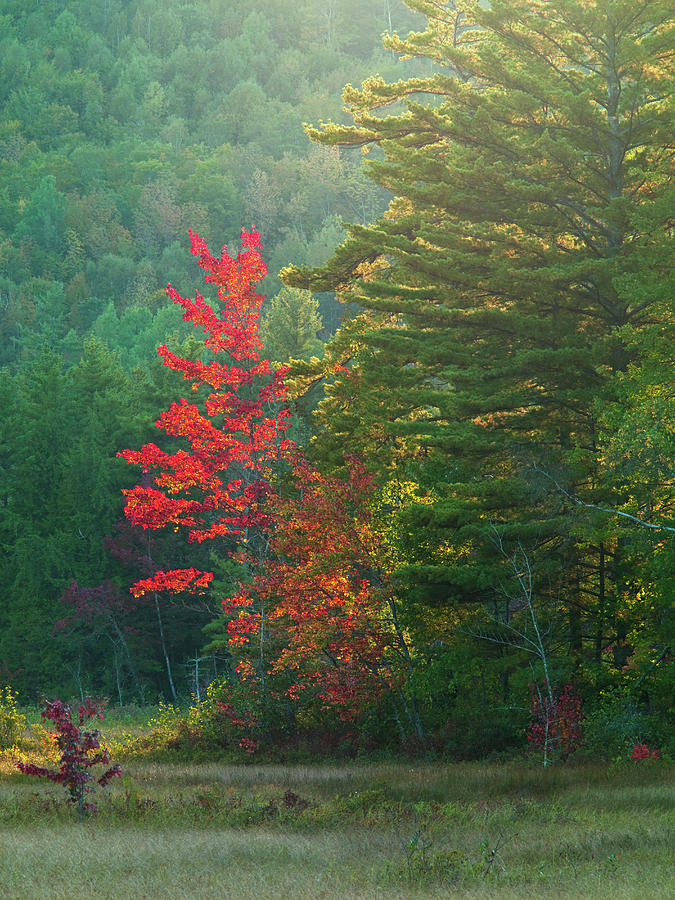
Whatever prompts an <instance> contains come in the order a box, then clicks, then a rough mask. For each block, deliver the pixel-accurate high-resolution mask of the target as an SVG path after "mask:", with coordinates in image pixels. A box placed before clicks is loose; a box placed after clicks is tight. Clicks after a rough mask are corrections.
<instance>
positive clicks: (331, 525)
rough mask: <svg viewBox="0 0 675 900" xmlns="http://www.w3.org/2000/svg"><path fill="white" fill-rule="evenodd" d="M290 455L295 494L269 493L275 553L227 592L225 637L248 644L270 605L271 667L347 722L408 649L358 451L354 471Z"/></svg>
mask: <svg viewBox="0 0 675 900" xmlns="http://www.w3.org/2000/svg"><path fill="white" fill-rule="evenodd" d="M292 464H293V475H294V482H295V491H294V496H291V497H281V496H279V495H278V494H276V493H270V494H269V495H268V497H267V503H268V509H269V514H270V519H271V522H272V525H271V527H270V530H269V532H268V535H269V548H270V554H269V559H267V560H266V561H265V562H264V563H262V564H259V565H258V572H257V574H256V575H255V576H254V577H253V579H252V581H251V582H250V583H249V584H247V585H246V586H244V587H242V588H241V589H240V590H239V591H238V593H237V594H236V595H234V596H232V597H230V598H229V599H227V600H225V601H224V604H223V608H224V612H225V613H226V614H229V615H231V616H232V618H231V619H230V621H229V623H228V625H227V631H228V635H229V641H230V644H231V645H233V646H237V647H240V648H242V651H244V652H245V648H246V647H247V645H249V642H250V641H251V639H252V638H253V637H254V636H256V635H258V634H259V630H260V615H261V613H260V610H261V609H263V608H264V609H266V610H267V630H268V632H270V631H272V632H273V635H272V638H271V639H270V641H271V643H274V644H275V645H276V648H277V650H276V654H275V655H276V657H277V658H276V659H275V660H274V661H273V662H272V663H270V665H269V674H270V675H272V676H280V675H282V674H283V675H284V676H285V682H286V684H288V686H287V687H286V688H285V695H286V697H287V698H288V699H290V700H291V701H297V700H298V699H299V698H300V697H303V696H304V697H305V700H306V702H307V701H308V700H309V697H314V698H318V700H319V702H320V704H321V705H322V706H323V708H324V709H332V710H335V711H336V712H337V715H338V717H339V718H340V719H342V720H345V721H350V720H353V719H354V718H356V717H357V716H358V715H359V714H360V713H362V712H363V710H364V708H365V707H366V706H367V705H369V704H371V703H372V702H373V700H374V699H376V698H377V697H378V695H379V694H380V693H381V692H382V691H383V690H386V689H387V688H393V687H394V685H395V684H396V683H397V682H398V681H399V676H400V662H401V659H402V657H403V656H404V652H405V648H404V647H403V646H402V641H403V638H402V634H401V633H400V632H397V629H396V627H395V623H394V620H393V597H392V589H391V585H390V584H389V579H388V574H387V573H386V572H385V571H384V570H383V569H382V568H381V560H382V558H383V556H384V553H383V548H382V546H381V539H380V537H379V535H378V533H377V531H376V530H375V529H374V528H373V527H372V522H371V516H370V511H369V498H370V491H371V479H370V477H369V476H368V475H367V474H366V473H365V470H364V468H363V466H362V465H361V464H360V463H359V462H358V461H357V460H355V459H352V460H350V464H351V465H350V469H351V471H350V476H349V479H348V480H340V479H338V478H331V477H328V476H324V475H321V474H320V473H319V472H317V471H316V470H315V469H313V468H312V467H311V466H310V465H309V463H308V462H307V461H306V460H304V459H302V458H301V457H296V458H295V459H294V460H292ZM249 562H250V564H251V566H252V567H253V565H254V560H250V561H249ZM251 649H252V650H255V647H251ZM240 652H241V651H240ZM289 680H290V684H289Z"/></svg>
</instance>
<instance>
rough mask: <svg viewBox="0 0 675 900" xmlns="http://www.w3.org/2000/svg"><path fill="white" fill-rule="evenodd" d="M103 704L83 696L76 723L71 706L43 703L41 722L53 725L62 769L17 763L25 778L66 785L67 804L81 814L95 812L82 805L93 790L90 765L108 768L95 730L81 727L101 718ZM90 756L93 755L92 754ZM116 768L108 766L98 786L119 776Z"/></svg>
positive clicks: (106, 757) (98, 733) (89, 806)
mask: <svg viewBox="0 0 675 900" xmlns="http://www.w3.org/2000/svg"><path fill="white" fill-rule="evenodd" d="M104 709H105V702H104V701H103V700H93V699H92V698H91V697H86V698H85V700H84V703H83V704H82V705H81V706H80V707H79V710H78V716H77V723H75V722H73V719H72V716H71V712H70V706H68V705H66V704H65V703H63V701H61V700H45V701H44V706H43V709H42V721H43V722H44V721H45V720H46V719H49V720H50V721H52V722H53V723H54V725H55V726H56V732H55V733H52V736H53V738H54V739H55V741H56V746H57V747H58V748H59V750H60V751H61V767H60V768H59V769H58V770H54V769H46V768H43V767H42V766H35V765H32V764H28V763H22V762H20V763H17V768H19V769H20V770H21V771H22V772H23V774H24V775H36V776H38V777H39V778H48V779H49V780H50V781H53V782H55V783H56V784H63V785H65V788H66V790H67V791H68V802H69V803H76V804H77V806H78V808H79V811H80V815H81V814H82V813H84V812H85V811H88V812H96V807H95V806H94V804H93V803H85V802H84V798H85V796H86V795H87V794H88V793H90V792H91V791H92V790H93V788H92V787H91V786H90V785H91V782H92V781H93V780H94V776H93V775H92V774H91V772H90V771H89V769H91V767H92V766H97V765H107V764H108V763H109V762H110V756H109V754H108V751H107V750H101V744H100V737H101V733H100V732H99V730H98V729H94V730H93V731H85V730H83V728H82V726H83V725H84V723H85V722H86V721H87V720H89V719H91V718H98V719H103V710H104ZM92 754H93V755H92ZM121 774H122V771H121V769H120V767H119V766H118V765H115V766H111V767H110V768H109V769H108V770H107V771H106V772H104V773H103V775H101V776H100V777H99V778H98V779H97V784H99V785H100V786H101V787H105V786H106V785H107V784H108V782H109V781H110V779H111V778H114V777H116V776H118V775H121Z"/></svg>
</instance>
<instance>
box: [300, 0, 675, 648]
mask: <svg viewBox="0 0 675 900" xmlns="http://www.w3.org/2000/svg"><path fill="white" fill-rule="evenodd" d="M407 5H408V6H409V7H410V8H411V9H414V10H416V11H418V12H421V13H423V14H424V15H425V16H426V18H427V28H426V30H425V31H424V32H423V33H419V34H412V35H410V36H409V37H408V38H407V39H405V40H402V39H400V38H399V37H397V36H396V35H394V36H391V37H389V38H388V39H387V40H386V43H387V44H388V46H390V47H391V48H392V49H394V50H395V51H396V52H398V53H400V54H405V55H410V56H418V57H427V58H428V59H429V60H430V61H431V62H432V64H433V71H432V74H431V75H429V76H428V77H426V78H418V79H412V80H408V81H401V82H397V83H395V84H387V83H385V82H384V80H382V79H381V78H379V77H372V78H370V79H368V80H367V81H366V82H364V84H363V85H362V87H361V89H355V88H353V87H351V86H350V85H348V86H347V88H346V89H345V92H344V100H345V103H346V106H347V108H348V110H349V111H350V113H351V115H352V117H353V119H354V123H355V124H354V125H349V126H347V125H336V124H324V125H323V126H322V127H321V128H320V129H316V128H313V129H310V130H309V134H310V136H311V137H312V138H313V139H314V140H316V141H319V142H321V143H323V144H326V145H330V146H336V145H337V146H349V147H357V146H361V147H362V148H364V151H366V152H367V151H368V150H369V149H370V148H371V147H373V146H375V147H377V148H378V150H379V152H378V154H377V159H375V160H374V161H372V162H370V163H369V164H368V171H369V172H370V175H371V176H372V177H373V178H374V179H375V180H376V181H377V182H378V183H379V184H380V185H382V186H384V187H386V188H387V189H388V190H390V191H391V192H392V194H393V195H394V199H393V201H392V202H391V204H390V208H389V211H388V213H387V214H386V215H385V216H384V217H383V218H382V219H381V220H379V221H377V222H376V223H375V224H373V225H371V226H368V227H363V226H352V227H351V228H350V231H349V237H348V239H347V240H346V241H345V243H344V244H343V245H342V246H341V247H339V248H338V250H337V251H336V253H335V255H334V257H333V258H332V259H331V260H330V261H329V262H328V263H327V264H326V265H325V266H324V267H323V268H322V269H318V270H314V271H309V270H307V269H289V270H286V272H285V276H284V280H285V282H286V283H287V284H289V285H294V286H300V287H305V288H309V289H311V290H314V291H321V290H328V289H335V288H338V289H341V290H342V292H343V295H344V296H346V297H347V298H348V299H351V300H353V301H356V302H357V303H358V305H359V308H360V310H361V312H360V313H359V314H358V315H357V316H356V318H354V319H353V320H352V322H350V323H349V326H348V329H349V330H348V333H347V337H345V335H344V333H343V335H341V336H338V339H337V343H335V344H334V347H333V350H332V354H333V355H332V356H331V355H330V354H331V351H330V350H329V360H330V365H331V369H330V370H331V371H334V364H335V363H343V364H344V368H343V369H342V370H341V371H340V370H338V375H337V377H334V378H333V380H332V382H331V385H330V388H329V390H328V392H327V396H326V399H325V401H324V403H323V405H322V409H321V410H320V412H319V417H320V420H321V421H322V422H323V423H324V424H326V425H329V426H330V427H329V428H326V429H325V430H324V431H323V432H321V433H320V437H319V438H318V439H317V451H320V452H323V453H324V455H326V456H327V457H329V458H330V457H332V458H333V460H336V459H338V456H339V454H341V453H342V451H343V449H344V446H345V443H347V444H349V442H350V441H353V442H354V444H356V445H358V446H359V447H364V446H365V447H368V448H369V449H370V450H371V454H370V455H371V459H373V460H375V461H376V464H379V465H380V466H382V465H384V466H393V465H396V466H399V467H400V466H407V467H408V468H409V469H410V470H413V471H415V472H416V474H417V477H418V478H419V479H420V480H421V481H422V482H426V485H427V487H428V488H429V490H430V491H431V492H432V494H433V495H434V496H435V498H436V502H435V503H434V504H433V505H431V506H424V507H421V508H419V509H417V510H412V511H411V512H410V515H409V521H408V527H407V529H406V532H407V534H408V535H409V540H410V542H411V544H413V545H414V544H416V545H417V551H418V558H419V565H418V566H416V567H412V569H411V570H409V573H408V574H409V576H410V580H411V581H412V582H414V583H415V585H416V591H417V596H418V599H420V600H421V599H423V598H426V599H427V600H429V599H431V600H433V602H434V603H437V602H438V601H439V599H440V598H445V599H446V600H451V601H459V602H463V601H467V600H469V601H471V600H474V601H485V600H487V599H488V598H489V597H490V596H494V593H493V591H492V585H494V584H495V583H497V582H498V580H499V574H498V568H499V564H498V560H497V559H496V558H495V557H494V554H493V553H492V552H491V550H490V547H491V544H490V541H489V540H486V539H485V538H487V537H489V533H490V532H489V530H488V529H489V528H492V527H493V526H497V527H498V529H499V532H500V537H501V539H502V540H507V541H508V539H509V536H510V537H511V538H512V539H513V540H514V541H521V542H524V545H527V548H528V553H530V554H531V561H532V565H533V570H534V572H535V575H536V580H537V584H536V589H537V591H538V592H539V596H541V597H544V598H545V597H548V599H549V600H550V601H551V603H554V604H559V605H560V604H561V605H562V607H563V609H564V612H565V614H566V622H567V634H566V640H567V644H568V647H569V648H570V650H571V651H572V653H573V654H574V655H575V656H577V657H578V656H579V654H580V653H581V651H582V645H583V642H584V640H585V639H586V637H589V638H590V632H591V629H590V628H589V626H588V624H587V622H588V620H589V619H592V618H594V619H595V623H594V624H595V628H594V629H593V633H597V626H598V620H602V621H611V617H612V616H613V614H614V613H615V612H616V610H617V608H618V607H619V606H621V604H622V603H623V601H624V600H625V599H626V598H625V597H624V596H623V594H622V592H623V590H624V588H623V585H625V583H626V578H625V575H626V573H625V571H623V561H622V556H623V553H622V544H623V543H625V539H624V540H623V541H622V540H618V539H617V535H616V530H612V528H610V527H609V526H608V525H607V519H606V517H604V518H603V517H602V516H597V517H595V518H593V517H591V518H590V519H589V517H588V516H586V517H583V518H582V517H581V516H578V515H577V513H576V512H575V511H574V508H571V507H570V505H569V503H568V502H567V500H566V497H565V494H564V493H563V492H561V491H560V490H559V488H560V487H562V488H563V490H564V491H567V492H568V493H569V494H572V495H574V496H575V497H578V498H580V499H582V500H584V501H585V502H592V503H596V504H600V502H601V501H605V502H606V501H608V500H609V501H611V499H612V497H611V487H610V486H608V485H607V484H606V483H604V482H603V481H602V480H601V478H600V477H599V471H598V452H599V451H598V435H597V432H598V427H597V416H598V410H599V409H601V408H602V405H603V402H604V401H605V398H611V397H612V396H613V390H614V384H615V381H616V376H617V374H618V373H619V372H621V371H622V370H623V369H625V367H626V366H627V364H628V363H629V361H630V359H631V353H630V343H629V342H628V341H627V340H626V339H625V334H626V330H627V329H628V330H631V331H638V332H639V331H640V329H642V328H644V327H645V326H646V325H647V324H648V323H649V322H650V320H651V319H652V318H653V317H654V316H656V315H657V312H656V311H657V309H658V308H659V305H660V304H661V303H664V302H667V300H668V298H669V297H671V296H672V284H669V283H668V271H669V269H668V252H667V239H668V217H669V216H670V215H671V213H672V208H673V201H672V189H671V188H670V186H669V182H668V178H667V173H668V168H667V167H668V163H669V154H668V143H669V140H670V137H669V121H670V120H669V118H668V114H669V104H668V71H667V58H668V52H669V35H670V34H671V23H670V21H669V9H668V6H669V5H668V4H666V3H664V2H662V0H643V2H635V0H630V2H629V0H592V2H585V0H584V2H580V0H560V2H555V3H551V2H546V0H494V2H491V3H490V4H484V3H482V2H479V0H467V2H458V3H453V2H436V0H407ZM391 107H394V112H389V110H390V108H391ZM633 346H634V344H633ZM325 371H328V369H326V370H325ZM298 372H299V373H300V374H301V375H305V376H306V377H307V378H309V379H311V378H313V377H314V378H315V377H317V376H318V375H319V374H321V373H320V372H318V371H317V369H316V367H314V368H313V369H312V367H311V366H305V368H304V370H303V369H302V368H301V367H299V368H298ZM481 532H482V533H483V537H481ZM501 614H502V615H504V616H506V617H507V618H508V616H509V615H510V610H509V608H508V601H506V604H505V607H504V608H503V610H502V613H501ZM600 628H601V631H602V629H603V625H602V622H601V625H600ZM604 634H605V637H606V638H607V640H608V642H609V640H611V639H612V638H615V637H617V636H618V637H619V638H620V637H621V635H618V632H617V629H616V628H614V627H612V628H609V627H607V628H606V629H605V630H604ZM589 643H591V642H590V641H589Z"/></svg>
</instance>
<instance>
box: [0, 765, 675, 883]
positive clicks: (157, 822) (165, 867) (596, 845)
mask: <svg viewBox="0 0 675 900" xmlns="http://www.w3.org/2000/svg"><path fill="white" fill-rule="evenodd" d="M670 776H672V767H670V768H669V767H667V766H665V765H661V764H656V765H654V764H650V763H646V764H642V763H637V764H634V765H632V766H631V767H625V768H614V769H611V768H607V767H606V766H594V765H585V766H581V767H575V768H566V767H563V766H560V767H551V768H548V769H546V770H544V769H542V768H541V767H539V766H535V765H531V764H526V763H509V764H503V765H497V764H487V763H483V764H481V763H466V764H456V765H448V764H440V763H438V764H412V763H407V764H406V763H386V764H385V763H383V764H374V763H373V764H363V765H359V764H350V765H305V766H280V765H255V764H250V765H220V764H217V763H205V764H200V765H194V764H187V763H179V764H171V763H161V762H156V761H155V762H153V761H150V760H143V759H140V758H139V759H135V760H129V761H127V763H126V764H125V766H124V777H123V779H122V781H121V783H118V784H115V785H113V787H112V789H111V790H110V792H109V794H108V795H107V796H104V795H103V793H100V794H99V795H97V805H98V806H99V809H100V813H99V814H98V816H96V817H95V818H92V819H90V820H89V821H87V822H85V824H84V825H83V826H78V825H76V824H75V823H74V822H73V819H72V815H71V812H70V810H68V809H67V808H66V807H65V804H64V803H63V802H62V797H61V793H60V790H59V789H58V788H57V787H55V786H49V785H47V784H43V783H42V782H39V781H37V780H30V779H28V778H26V777H24V776H21V775H20V774H19V773H18V772H15V770H13V769H12V768H11V766H10V765H9V764H8V763H7V761H6V760H5V765H4V766H3V767H2V769H1V770H0V895H1V896H2V897H3V898H5V897H8V898H21V900H23V898H26V900H28V898H30V900H32V898H40V897H49V898H58V897H68V898H79V897H85V896H87V897H90V896H91V895H92V894H93V895H94V896H96V897H111V898H112V897H122V896H123V897H131V898H133V897H147V898H154V897H160V896H163V895H167V896H170V897H172V898H174V897H175V898H183V897H195V898H202V897H203V898H209V897H233V898H234V897H237V898H238V897H242V896H254V897H256V898H286V897H288V898H299V900H302V898H312V900H318V898H357V897H359V898H380V897H381V898H385V897H386V898H398V897H400V898H408V897H448V896H452V897H505V898H509V897H519V898H522V897H524V896H527V895H528V894H531V895H533V896H536V897H563V898H580V897H584V898H586V897H590V898H593V897H607V898H610V897H611V898H612V900H622V898H659V900H660V898H663V897H666V896H672V895H674V894H675V883H674V882H673V876H672V872H673V871H674V870H675V866H673V862H674V861H675V860H673V852H672V847H673V846H674V845H675V841H674V840H673V837H674V835H673V814H672V810H673V800H674V799H675V797H674V796H673V794H674V792H673V788H672V786H671V784H672V778H671V777H670Z"/></svg>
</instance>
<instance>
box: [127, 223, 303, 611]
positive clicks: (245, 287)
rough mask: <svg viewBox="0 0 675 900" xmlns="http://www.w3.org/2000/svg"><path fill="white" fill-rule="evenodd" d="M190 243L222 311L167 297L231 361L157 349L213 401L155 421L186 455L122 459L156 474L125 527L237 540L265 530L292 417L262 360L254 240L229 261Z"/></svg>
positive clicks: (194, 538)
mask: <svg viewBox="0 0 675 900" xmlns="http://www.w3.org/2000/svg"><path fill="white" fill-rule="evenodd" d="M190 235H191V239H192V253H193V255H195V256H197V257H198V259H199V265H200V266H201V267H202V269H204V270H205V272H206V275H205V276H204V279H205V281H206V282H207V283H211V284H214V285H215V286H216V288H217V291H218V298H219V300H220V303H221V305H222V306H221V309H220V310H218V312H216V311H214V310H213V309H212V307H211V306H210V305H209V303H208V302H207V301H206V300H205V299H204V297H202V296H201V294H199V293H197V294H196V296H195V297H194V299H189V298H185V297H181V296H180V294H178V293H177V292H176V291H175V290H174V289H173V288H172V287H171V286H169V287H168V288H167V293H168V294H169V296H170V297H171V299H172V300H173V301H174V303H177V304H178V305H179V306H181V307H182V308H183V318H184V319H185V320H186V321H188V322H192V323H193V324H194V325H195V326H196V327H201V328H202V329H203V331H204V334H205V335H206V336H207V337H206V338H205V340H204V344H205V346H206V347H207V348H208V349H209V350H210V351H212V352H213V353H214V354H216V355H217V354H219V353H224V354H225V355H226V356H227V360H228V361H227V363H223V362H220V361H219V360H217V359H216V360H213V361H211V362H209V363H204V362H201V361H194V362H193V361H190V360H187V359H184V358H182V357H179V356H177V355H176V354H174V353H172V352H171V351H170V350H168V349H167V347H165V346H162V347H160V348H159V350H158V352H159V354H160V356H161V357H162V359H163V361H164V364H165V365H166V366H169V367H170V368H172V369H174V370H175V371H177V372H180V373H181V374H182V376H183V378H184V379H186V380H187V381H191V382H192V390H194V391H196V390H198V389H199V388H200V387H201V386H203V385H206V386H208V387H209V388H212V389H213V392H212V393H210V394H209V395H208V396H207V397H206V398H205V400H204V403H203V408H200V407H199V406H198V405H197V404H196V403H191V402H189V401H187V400H185V399H184V398H181V399H180V400H179V401H178V402H176V403H172V404H171V406H170V408H169V409H168V410H166V411H165V412H163V413H162V414H161V416H160V417H159V419H158V421H157V427H158V428H160V429H162V430H164V431H165V432H166V433H167V434H168V435H171V436H173V437H181V438H184V439H185V440H186V441H187V443H188V444H189V447H190V449H189V450H177V451H176V452H174V453H168V452H166V451H164V450H162V449H160V448H159V447H158V446H157V445H156V444H154V443H149V444H146V445H145V446H143V447H142V448H141V449H140V450H124V451H123V452H122V453H120V454H119V455H120V456H122V457H123V458H124V459H126V461H127V462H128V463H135V464H137V465H140V466H141V467H142V470H143V472H144V473H149V472H155V471H157V470H159V473H158V474H155V475H154V476H153V477H152V479H151V482H150V484H147V483H146V484H140V485H138V486H136V487H134V488H132V489H131V490H127V491H125V495H126V500H127V504H126V508H125V513H126V516H127V518H128V519H129V521H130V522H131V523H132V524H134V525H139V526H141V527H142V528H150V529H156V528H163V527H165V526H172V527H174V528H175V529H177V528H181V527H182V528H185V529H187V532H188V541H189V542H197V543H201V542H202V541H204V540H212V539H214V538H217V537H225V536H237V535H239V536H242V535H245V534H246V532H247V529H249V528H250V527H255V526H264V525H265V524H266V518H265V515H264V512H263V508H262V502H263V500H264V497H265V495H266V493H267V491H268V488H269V482H268V478H269V474H270V464H271V463H272V462H273V461H274V460H277V459H278V458H279V456H280V454H282V453H283V452H284V451H286V450H287V449H289V448H290V446H291V442H290V441H288V440H285V439H284V438H283V433H284V431H285V430H286V428H287V427H288V425H289V415H290V414H289V412H288V410H287V409H286V407H285V404H284V403H283V401H284V400H285V399H286V392H285V387H284V370H283V369H280V370H279V371H277V372H274V373H273V372H272V369H271V367H270V364H269V362H268V361H267V360H261V358H260V353H259V351H260V349H261V347H262V344H261V342H260V338H259V336H258V329H259V319H260V304H261V302H262V297H261V296H260V295H259V294H257V293H256V292H255V290H254V287H253V286H254V284H255V283H256V282H258V281H259V280H260V279H261V278H262V277H263V276H264V275H265V274H266V272H267V269H266V268H265V264H264V262H263V260H262V258H261V256H260V253H259V246H260V240H259V236H258V234H257V232H255V231H252V232H251V233H246V232H244V231H243V232H242V245H243V248H244V249H243V251H242V252H241V253H239V254H238V255H237V257H236V259H233V258H232V257H231V256H230V255H229V254H228V253H227V250H226V248H224V247H223V248H222V253H221V256H220V257H219V258H216V257H214V256H212V255H211V253H210V252H209V251H208V249H207V247H206V244H205V243H204V241H202V240H201V239H200V238H199V237H198V236H197V235H195V234H192V232H190ZM279 401H281V402H279ZM214 420H217V421H214ZM211 578H212V574H211V573H209V572H200V571H199V570H197V569H194V568H188V569H172V570H170V571H168V572H163V571H160V572H155V573H154V574H153V575H151V576H150V577H149V578H144V579H142V580H140V581H137V582H136V583H135V584H134V585H133V587H132V593H133V594H134V596H136V597H140V596H142V595H143V594H145V593H148V592H151V591H171V592H182V591H195V590H199V589H201V588H204V587H206V586H207V585H208V584H209V582H210V580H211Z"/></svg>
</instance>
